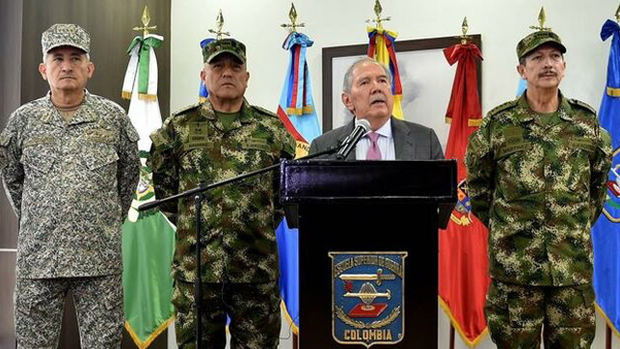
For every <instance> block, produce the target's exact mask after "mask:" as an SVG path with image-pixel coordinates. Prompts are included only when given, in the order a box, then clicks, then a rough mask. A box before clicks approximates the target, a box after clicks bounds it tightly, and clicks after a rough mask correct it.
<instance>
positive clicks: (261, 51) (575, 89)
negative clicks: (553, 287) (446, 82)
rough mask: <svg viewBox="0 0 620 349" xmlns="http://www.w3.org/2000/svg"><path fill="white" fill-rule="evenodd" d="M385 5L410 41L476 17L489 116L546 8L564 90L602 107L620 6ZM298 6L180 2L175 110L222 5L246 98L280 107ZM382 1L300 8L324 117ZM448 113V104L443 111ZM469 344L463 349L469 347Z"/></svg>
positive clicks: (186, 95)
mask: <svg viewBox="0 0 620 349" xmlns="http://www.w3.org/2000/svg"><path fill="white" fill-rule="evenodd" d="M382 4H383V9H384V15H385V16H391V17H392V21H390V22H388V23H387V24H386V25H385V27H386V28H389V29H393V30H395V31H397V32H399V37H398V38H399V39H400V40H410V39H421V38H431V37H441V36H454V35H459V34H460V26H461V22H462V20H463V17H464V16H467V18H468V22H469V26H470V33H472V34H481V35H482V53H483V56H484V61H483V63H482V69H483V76H482V96H483V98H482V109H483V112H484V113H486V112H487V111H488V110H490V109H491V108H493V107H494V106H496V105H498V104H501V103H503V102H505V101H506V100H509V99H512V98H513V97H514V94H515V90H516V88H517V80H518V75H517V73H516V70H515V66H516V64H517V58H516V53H515V46H516V44H517V42H518V41H519V40H520V39H521V38H522V37H524V36H525V35H527V34H528V33H530V32H531V30H530V29H529V28H528V27H529V26H530V25H537V23H538V22H537V16H538V11H539V9H540V6H541V5H544V6H545V10H546V12H547V26H550V27H552V28H553V30H554V31H555V32H556V33H558V34H559V35H560V36H561V37H562V39H563V41H564V43H565V45H566V47H567V48H568V52H567V54H566V56H565V58H566V61H567V70H566V77H565V79H564V81H563V82H562V90H563V91H564V93H565V95H567V96H569V97H572V98H578V99H581V100H583V101H584V102H586V103H589V104H591V105H592V106H594V107H595V108H597V109H598V106H599V104H600V99H601V95H602V91H603V87H604V83H605V76H606V73H605V72H606V66H607V54H608V50H609V42H601V40H600V36H599V33H600V28H601V26H602V24H603V22H604V21H605V19H607V18H613V14H614V13H615V11H616V9H617V7H618V0H597V1H583V0H562V1H560V0H553V1H552V0H548V1H532V0H511V1H507V0H495V1H491V0H467V1H466V0H452V1H449V0H434V1H421V0H418V1H416V0H383V2H382ZM290 5H291V3H290V1H289V0H286V1H285V0H174V1H173V2H172V30H171V32H172V38H168V39H169V40H171V45H172V46H171V47H172V63H171V66H172V69H171V74H172V77H171V108H170V109H171V110H173V111H174V110H177V109H179V108H181V107H183V106H185V105H188V104H192V103H194V102H195V101H196V95H197V89H198V73H199V71H200V69H201V67H202V56H201V52H200V49H199V42H200V41H201V40H202V39H204V38H206V37H211V36H212V34H210V33H208V29H210V28H214V27H215V18H216V16H217V12H218V10H219V9H222V11H223V15H224V19H225V25H224V28H225V30H226V31H229V32H231V34H232V35H233V36H234V37H235V38H237V39H239V40H241V41H243V42H244V43H245V44H246V45H247V55H248V69H249V71H250V73H251V77H250V86H249V88H248V91H247V93H246V97H247V98H248V100H249V101H250V102H251V103H252V104H258V105H261V106H263V107H266V108H269V109H272V110H275V108H276V106H277V103H278V100H279V97H280V91H281V89H282V84H283V79H284V73H285V70H286V64H287V58H288V53H287V52H286V51H284V50H283V49H282V48H281V44H282V41H283V40H284V38H285V37H286V32H285V31H284V30H283V29H282V28H280V24H281V23H288V22H289V20H288V11H289V8H290ZM373 5H374V1H373V0H365V1H361V0H331V1H327V0H311V1H310V0H298V1H297V2H295V7H296V8H297V12H298V14H299V19H300V21H302V22H305V23H306V28H304V29H302V30H301V31H302V32H304V33H305V34H307V35H309V36H310V37H311V38H312V39H313V40H314V41H315V45H314V46H313V47H311V48H309V49H308V54H307V58H308V61H309V62H310V73H311V75H312V84H313V87H314V100H315V102H316V104H317V105H316V109H317V110H318V111H322V100H321V98H322V93H321V91H322V83H321V48H322V47H330V46H340V45H351V44H361V43H366V42H367V36H366V30H365V27H366V23H365V22H364V21H365V20H366V19H369V18H373V17H374V12H373ZM446 69H448V65H447V63H446ZM404 93H405V94H406V93H407V91H404ZM445 93H446V94H449V93H450V91H449V90H446V91H445ZM444 100H447V99H446V96H437V101H438V102H437V103H439V101H444ZM441 104H445V102H441ZM446 107H447V105H442V106H441V108H440V110H442V111H443V110H445V108H446ZM319 117H320V116H319ZM406 118H407V119H410V120H415V121H417V122H420V123H423V124H426V125H430V126H432V127H434V128H436V129H438V131H440V132H438V133H439V134H440V137H442V138H444V139H442V143H444V144H445V137H446V136H447V133H446V132H445V130H446V126H445V125H444V124H443V120H444V115H443V113H438V115H428V116H425V118H424V119H422V120H419V119H416V118H415V116H413V115H407V116H406ZM441 130H444V131H441ZM441 316H442V317H443V314H441ZM598 327H599V333H598V334H597V339H596V345H595V347H596V348H602V347H603V344H602V343H603V341H604V334H603V333H602V332H600V331H601V330H602V323H601V322H599V326H598ZM447 333H448V332H447V321H445V318H443V319H442V321H441V322H440V341H441V345H440V347H442V348H443V347H447V346H446V343H447V338H448V336H447ZM457 342H458V340H457ZM616 343H617V339H616ZM459 345H460V346H459ZM459 345H457V348H462V347H463V346H462V344H459ZM617 345H618V344H616V346H617ZM491 347H494V346H493V345H492V344H490V341H488V340H487V341H485V342H483V344H482V345H481V346H480V348H491Z"/></svg>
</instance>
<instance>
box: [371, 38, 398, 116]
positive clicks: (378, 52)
mask: <svg viewBox="0 0 620 349" xmlns="http://www.w3.org/2000/svg"><path fill="white" fill-rule="evenodd" d="M366 30H367V31H368V38H369V42H368V57H370V58H374V59H375V60H377V62H379V63H381V64H383V65H384V66H386V67H388V68H389V69H390V72H391V73H392V94H393V95H394V108H393V111H392V114H393V115H394V116H395V117H396V118H399V119H403V108H402V106H401V103H402V100H403V87H402V84H401V82H400V73H399V71H398V62H397V61H396V50H395V48H394V42H395V41H396V37H397V36H398V33H396V32H393V31H390V30H385V29H383V28H381V27H368V28H367V29H366Z"/></svg>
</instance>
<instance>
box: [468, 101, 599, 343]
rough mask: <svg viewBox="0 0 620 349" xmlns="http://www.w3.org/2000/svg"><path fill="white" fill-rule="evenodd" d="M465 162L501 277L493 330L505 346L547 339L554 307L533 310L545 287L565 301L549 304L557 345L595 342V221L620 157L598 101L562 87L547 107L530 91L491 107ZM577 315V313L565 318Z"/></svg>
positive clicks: (490, 312)
mask: <svg viewBox="0 0 620 349" xmlns="http://www.w3.org/2000/svg"><path fill="white" fill-rule="evenodd" d="M526 93H527V92H526ZM465 162H466V165H467V170H468V176H467V185H468V194H469V196H470V198H471V203H472V210H473V212H474V213H475V214H476V215H477V216H478V217H479V218H480V219H481V220H482V221H483V222H484V223H485V224H486V225H487V227H488V228H489V263H490V264H489V272H490V275H491V278H492V279H493V283H494V284H492V285H491V288H490V289H489V294H488V297H487V308H486V311H487V320H488V325H489V328H490V329H491V333H492V335H493V340H494V341H495V342H496V343H497V344H498V346H499V347H502V348H520V347H523V348H530V347H531V346H530V345H528V344H526V343H532V342H531V340H534V341H539V340H540V337H538V338H535V337H536V335H533V334H534V333H540V332H535V330H536V329H537V330H538V331H540V326H541V325H542V319H543V318H542V317H538V316H542V315H544V313H543V312H544V311H545V309H544V307H543V309H542V311H540V312H539V313H537V314H536V316H534V315H532V312H529V313H528V312H527V311H526V310H527V309H528V308H530V310H531V308H536V307H535V306H534V302H535V299H537V298H541V297H543V298H545V301H546V303H545V304H552V303H554V302H555V304H559V306H558V307H556V308H553V307H551V306H548V309H546V311H548V312H547V313H546V314H547V319H548V321H550V323H546V327H545V328H548V330H549V332H548V331H547V330H546V331H545V340H546V341H547V340H549V341H550V342H549V343H548V345H549V346H550V347H555V346H554V345H558V343H564V344H567V343H568V346H562V347H567V348H568V347H571V348H582V347H587V342H588V341H589V342H591V340H592V339H593V337H594V309H593V304H592V302H593V292H592V286H591V281H592V260H593V254H592V243H591V240H590V227H591V224H592V223H593V222H594V221H595V220H596V218H597V217H598V215H599V214H600V212H601V208H602V204H603V201H604V199H605V182H606V179H607V173H608V171H609V167H610V165H611V146H610V139H609V135H608V134H607V132H606V131H605V130H604V129H602V128H600V127H599V124H598V120H597V118H596V113H595V111H594V110H593V109H592V108H591V107H589V106H587V105H586V104H584V103H582V102H579V101H576V100H572V99H567V98H564V97H563V96H562V95H561V94H560V106H559V109H558V111H557V112H556V113H554V114H553V115H541V114H538V113H535V112H533V111H532V110H531V109H530V107H529V105H528V103H527V101H526V97H525V94H524V96H523V97H521V98H519V99H517V100H515V101H512V102H508V103H505V104H503V105H501V106H499V107H497V108H495V109H493V110H491V111H490V112H489V113H488V115H487V117H486V118H484V119H483V122H482V126H481V127H480V129H479V130H478V131H476V132H475V133H474V134H472V136H471V137H470V140H469V145H468V149H467V155H466V159H465ZM534 294H535V296H534ZM528 295H529V296H528ZM554 297H556V298H554ZM566 297H573V298H572V299H571V301H566V299H567V298H566ZM538 310H540V309H538ZM557 311H562V312H563V314H567V315H566V317H564V318H563V317H558V316H556V315H557V314H556V313H555V312H557ZM508 314H510V316H509V321H508V319H507V318H505V317H506V316H508ZM528 316H531V318H529V319H528V320H527V321H526V320H523V319H527V318H528ZM567 318H573V319H577V320H575V321H574V322H573V323H572V324H568V325H567V324H566V323H562V321H564V320H566V319H567ZM519 319H521V320H519ZM554 319H556V320H557V322H554V321H555V320H554ZM522 320H523V321H522ZM575 327H582V328H587V329H588V331H591V333H588V334H587V335H585V336H584V333H578V332H579V331H575ZM493 333H495V334H493ZM552 333H553V335H552ZM590 334H591V336H590ZM532 336H533V337H534V338H533V339H532ZM553 338H555V339H553ZM583 338H586V341H585V342H584V341H583ZM502 343H503V344H502ZM580 343H581V344H580Z"/></svg>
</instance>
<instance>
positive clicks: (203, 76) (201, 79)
mask: <svg viewBox="0 0 620 349" xmlns="http://www.w3.org/2000/svg"><path fill="white" fill-rule="evenodd" d="M206 78H207V72H205V70H204V68H203V69H202V70H200V81H202V82H205V80H206Z"/></svg>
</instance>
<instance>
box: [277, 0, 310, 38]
mask: <svg viewBox="0 0 620 349" xmlns="http://www.w3.org/2000/svg"><path fill="white" fill-rule="evenodd" d="M288 18H289V19H290V20H291V24H280V27H282V28H287V29H288V30H289V32H291V33H296V32H297V28H303V27H305V26H306V24H305V23H297V10H295V4H294V3H292V2H291V9H290V11H288Z"/></svg>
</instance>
